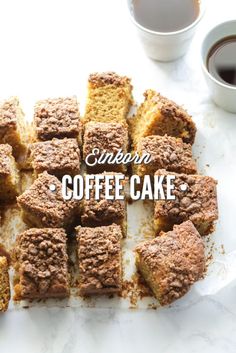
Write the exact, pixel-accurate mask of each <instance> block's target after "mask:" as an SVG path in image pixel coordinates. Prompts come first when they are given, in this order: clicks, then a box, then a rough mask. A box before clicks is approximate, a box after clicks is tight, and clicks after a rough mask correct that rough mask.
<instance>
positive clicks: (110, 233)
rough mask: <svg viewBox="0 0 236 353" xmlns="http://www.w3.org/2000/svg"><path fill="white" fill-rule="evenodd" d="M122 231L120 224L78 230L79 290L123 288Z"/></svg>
mask: <svg viewBox="0 0 236 353" xmlns="http://www.w3.org/2000/svg"><path fill="white" fill-rule="evenodd" d="M121 238H122V233H121V229H120V227H119V226H117V225H114V224H113V225H111V226H107V227H97V228H82V227H78V228H77V240H78V258H79V270H80V289H81V290H82V291H89V290H91V291H96V290H101V289H111V288H113V289H118V290H119V289H120V288H121V262H120V258H121V244H120V242H121Z"/></svg>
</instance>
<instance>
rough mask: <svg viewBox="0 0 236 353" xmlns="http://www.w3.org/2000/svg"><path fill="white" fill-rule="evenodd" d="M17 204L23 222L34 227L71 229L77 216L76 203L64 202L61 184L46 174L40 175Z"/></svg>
mask: <svg viewBox="0 0 236 353" xmlns="http://www.w3.org/2000/svg"><path fill="white" fill-rule="evenodd" d="M52 189H53V190H52ZM17 202H18V205H19V206H20V207H21V209H22V213H23V219H24V221H25V222H26V223H28V224H29V225H32V226H36V227H50V228H66V229H67V228H71V227H72V226H73V223H74V221H75V219H76V218H77V217H78V214H79V203H78V201H76V200H73V199H72V200H65V199H64V198H63V196H62V184H61V182H60V181H59V180H58V179H57V178H56V177H55V176H54V175H50V174H48V173H47V172H43V173H42V174H40V175H39V177H38V179H36V180H35V181H34V183H33V184H32V185H31V187H30V188H29V189H27V190H26V191H25V192H24V193H23V194H22V195H20V196H19V197H18V198H17Z"/></svg>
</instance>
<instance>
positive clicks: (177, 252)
mask: <svg viewBox="0 0 236 353" xmlns="http://www.w3.org/2000/svg"><path fill="white" fill-rule="evenodd" d="M135 253H136V265H137V268H138V270H139V271H140V273H141V274H142V276H143V277H144V279H145V281H146V282H147V284H148V285H149V286H150V288H151V289H152V291H153V293H154V295H155V297H156V298H157V299H158V301H159V302H160V304H161V305H167V304H170V303H172V302H173V301H175V300H176V299H179V298H181V297H182V296H183V295H184V294H186V293H187V292H188V291H189V289H190V287H191V285H192V284H193V283H194V282H196V281H198V280H199V279H200V278H202V276H203V274H204V270H205V255H204V243H203V241H202V238H201V236H200V235H199V233H198V231H197V230H196V228H195V227H194V225H193V223H192V222H191V221H187V222H184V223H182V224H180V225H176V226H174V229H173V230H172V231H169V232H167V233H163V232H162V233H161V235H160V236H159V237H156V238H155V239H152V240H149V241H146V242H144V243H142V244H140V245H138V247H137V248H136V249H135Z"/></svg>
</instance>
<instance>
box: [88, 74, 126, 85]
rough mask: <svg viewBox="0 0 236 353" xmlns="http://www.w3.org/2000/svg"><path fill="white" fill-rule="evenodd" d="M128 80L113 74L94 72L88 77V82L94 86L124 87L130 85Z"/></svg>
mask: <svg viewBox="0 0 236 353" xmlns="http://www.w3.org/2000/svg"><path fill="white" fill-rule="evenodd" d="M130 81H131V80H130V78H128V77H126V76H119V75H117V74H116V73H115V72H112V71H108V72H101V73H99V72H95V73H92V74H90V75H89V82H90V83H91V84H94V85H96V86H105V85H114V86H125V85H127V84H130Z"/></svg>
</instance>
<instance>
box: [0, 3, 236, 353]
mask: <svg viewBox="0 0 236 353" xmlns="http://www.w3.org/2000/svg"><path fill="white" fill-rule="evenodd" d="M126 10H127V9H126V4H125V3H124V2H123V1H121V0H116V1H115V0H99V1H96V0H94V1H91V0H84V1H82V0H67V1H65V0H64V1H62V0H57V1H54V0H53V1H52V0H41V1H37V2H36V1H32V0H28V1H27V0H15V1H12V0H8V1H1V2H0V33H1V47H0V48H1V57H0V63H1V65H0V97H1V98H4V97H8V96H10V95H18V96H19V97H20V98H21V100H22V104H23V106H25V107H26V113H27V114H28V116H30V115H31V114H32V105H33V103H34V101H35V100H36V99H38V98H45V97H48V96H57V95H71V94H76V95H78V97H79V99H80V100H81V101H82V102H83V100H84V97H85V94H86V82H87V77H88V74H89V73H90V72H93V71H107V70H114V71H117V72H119V73H124V74H127V75H129V76H131V77H132V78H133V84H134V87H135V92H134V95H135V98H136V99H137V100H140V99H142V98H141V97H142V93H143V91H144V90H145V89H147V88H154V89H156V90H159V91H160V92H162V94H164V95H167V96H168V97H170V98H172V99H174V100H176V101H177V102H179V103H183V104H184V105H185V106H186V107H187V108H188V110H189V111H190V112H191V113H192V114H193V115H194V116H196V117H197V123H199V125H200V126H201V129H202V130H201V131H203V132H204V129H208V130H209V131H211V139H210V140H207V141H205V142H206V144H209V145H210V144H213V145H214V146H215V152H214V153H215V155H216V159H217V156H220V151H221V150H222V148H223V146H221V141H220V139H219V140H218V136H220V134H225V136H226V137H227V139H229V141H230V144H231V146H232V150H231V149H230V150H229V151H228V154H227V156H228V157H229V158H231V168H230V169H229V170H228V171H227V170H225V169H226V165H228V164H224V163H223V162H222V163H223V164H222V173H219V172H218V170H219V168H218V169H216V168H214V163H213V165H210V167H209V168H208V170H207V173H208V174H210V175H213V176H215V177H217V178H218V179H219V180H221V181H222V184H221V185H224V184H223V183H225V185H226V184H229V183H230V182H232V183H233V181H235V176H236V173H235V163H233V160H232V155H233V153H234V155H235V149H236V116H235V115H232V114H228V113H226V112H223V111H222V110H221V109H219V108H217V107H216V106H215V105H214V104H213V103H212V102H211V100H210V97H209V93H208V90H207V87H206V85H205V82H204V80H203V77H202V73H201V68H200V54H199V49H200V44H201V41H202V38H203V36H204V34H205V33H206V32H207V31H208V30H209V29H210V27H212V26H213V25H214V24H215V23H218V22H221V21H224V20H226V19H232V18H233V17H234V15H235V14H236V4H235V0H224V1H216V0H212V1H209V7H208V11H207V13H206V15H205V17H204V20H203V22H202V23H201V26H200V28H199V30H198V32H197V35H196V36H195V38H194V41H193V43H192V46H191V48H190V51H189V52H188V54H187V55H186V56H185V57H184V58H183V59H181V60H178V61H176V62H174V63H168V64H158V63H156V62H154V61H151V60H150V59H148V58H147V57H146V55H145V53H144V52H143V49H142V47H141V44H140V42H139V40H138V38H137V36H136V32H135V29H134V28H133V25H132V23H131V22H130V20H129V17H128V12H127V11H126ZM82 108H83V107H82ZM199 114H200V115H199ZM209 131H208V132H209ZM208 136H209V133H208ZM197 144H198V138H197V141H196V145H197ZM201 158H202V159H203V161H204V162H205V163H207V161H208V157H207V155H206V154H204V152H203V154H202V157H201ZM225 158H226V157H225ZM224 160H225V159H224ZM203 164H204V163H203ZM218 167H219V166H218ZM205 172H206V171H205ZM224 176H225V179H224ZM227 178H228V179H227ZM234 197H235V191H233V189H231V192H230V191H228V193H227V194H226V195H225V197H222V203H221V206H220V210H222V209H223V208H224V209H226V212H224V216H223V217H222V218H221V220H220V222H221V228H220V229H223V227H222V224H223V225H224V224H225V225H226V224H227V229H229V230H230V231H227V232H226V233H227V234H225V232H224V231H222V238H223V237H224V238H225V239H226V238H227V237H230V238H231V240H232V241H231V242H230V244H231V247H232V244H234V245H235V246H234V248H231V249H229V248H227V242H226V252H227V251H233V250H235V249H236V231H235V230H234V222H233V221H234V217H233V215H234V214H235V209H232V207H231V205H232V204H231V202H232V200H233V198H234ZM222 213H223V212H222ZM223 230H224V229H223ZM234 237H235V241H234V240H233V239H234ZM154 351H155V352H160V353H172V352H173V353H178V352H181V353H193V352H201V353H221V352H222V353H223V352H227V353H235V352H236V288H235V286H233V287H232V286H231V288H228V289H225V290H222V291H221V292H220V293H219V294H218V295H217V296H215V297H214V298H213V297H205V298H202V299H201V300H198V301H197V302H196V303H194V304H192V305H189V306H186V307H178V306H177V307H176V306H174V307H172V308H162V309H158V310H156V311H154V310H116V309H81V308H50V309H49V308H39V307H34V308H31V309H28V310H26V309H18V310H16V309H14V308H11V309H10V310H9V311H8V312H7V313H6V314H4V315H1V316H0V352H1V353H13V352H14V353H15V352H17V353H75V352H76V353H84V352H86V353H100V352H101V353H111V352H112V353H121V352H123V353H126V352H129V353H131V352H135V353H143V352H154Z"/></svg>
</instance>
